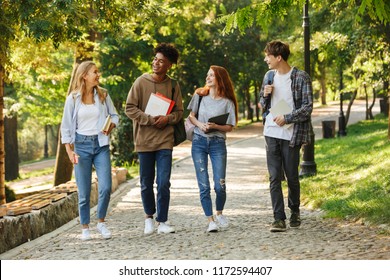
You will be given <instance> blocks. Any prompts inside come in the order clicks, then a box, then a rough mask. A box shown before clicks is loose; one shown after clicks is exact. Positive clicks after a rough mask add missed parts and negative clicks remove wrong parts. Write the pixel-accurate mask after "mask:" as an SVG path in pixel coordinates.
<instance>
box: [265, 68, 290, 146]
mask: <svg viewBox="0 0 390 280" xmlns="http://www.w3.org/2000/svg"><path fill="white" fill-rule="evenodd" d="M291 72H292V69H291V70H290V71H289V72H288V73H286V74H282V75H281V74H279V73H278V72H276V73H275V76H274V83H273V86H274V88H273V91H272V95H271V108H272V106H273V105H275V104H277V103H278V102H279V101H280V100H281V99H284V100H285V101H286V102H287V104H288V105H289V106H290V107H291V108H292V109H293V108H294V99H293V96H292V91H291V78H290V76H291ZM274 117H276V116H273V115H272V113H271V112H270V113H269V114H268V115H267V117H266V120H265V126H264V136H269V137H273V138H278V139H284V140H289V141H290V140H291V137H292V135H293V130H294V125H293V124H292V125H290V124H289V125H284V126H282V127H280V126H278V125H277V124H276V123H275V122H274V121H273V119H274Z"/></svg>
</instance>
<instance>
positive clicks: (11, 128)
mask: <svg viewBox="0 0 390 280" xmlns="http://www.w3.org/2000/svg"><path fill="white" fill-rule="evenodd" d="M17 128H18V119H17V117H16V116H13V117H11V118H8V117H5V118H4V143H5V180H6V181H12V180H15V179H17V178H19V150H18V130H17Z"/></svg>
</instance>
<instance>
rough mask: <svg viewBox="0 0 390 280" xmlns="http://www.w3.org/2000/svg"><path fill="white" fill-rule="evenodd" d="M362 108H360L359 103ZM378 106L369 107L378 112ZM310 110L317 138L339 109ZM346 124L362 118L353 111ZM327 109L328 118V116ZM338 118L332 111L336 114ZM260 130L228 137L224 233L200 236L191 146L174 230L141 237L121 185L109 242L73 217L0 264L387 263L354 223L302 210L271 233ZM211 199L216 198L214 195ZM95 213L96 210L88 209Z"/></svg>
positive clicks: (181, 174)
mask: <svg viewBox="0 0 390 280" xmlns="http://www.w3.org/2000/svg"><path fill="white" fill-rule="evenodd" d="M363 105H364V104H363ZM377 107H379V106H375V112H376V113H377V112H378V111H379V109H378V108H377ZM332 110H333V109H332V108H331V110H329V108H328V109H316V111H315V113H314V114H313V123H314V126H315V130H316V139H319V138H321V133H322V132H321V131H319V129H320V128H319V127H320V126H321V125H320V124H321V120H324V119H325V120H330V119H332V118H333V119H337V116H338V111H337V110H336V111H333V113H332ZM353 110H354V113H353V116H351V118H350V123H353V122H356V121H358V120H360V119H364V117H365V115H364V106H363V109H362V108H361V107H359V106H358V105H356V106H355V107H353ZM328 111H330V112H328ZM335 112H336V113H335ZM261 128H262V126H261V125H260V124H258V123H256V124H253V125H251V126H249V127H246V128H243V129H238V130H236V131H234V132H231V133H230V134H229V135H228V137H229V140H228V144H229V146H228V167H227V168H228V170H227V178H226V180H227V203H226V206H225V210H224V214H225V215H226V216H227V217H228V218H229V220H230V227H229V228H228V229H227V230H224V231H220V232H218V233H206V232H205V230H206V218H205V217H204V216H203V211H202V208H201V205H200V202H199V192H198V188H197V184H196V178H195V173H194V168H193V164H192V159H191V157H190V156H189V153H190V149H189V143H183V144H182V145H180V146H179V147H176V148H175V150H174V158H175V159H176V161H175V162H174V167H173V170H172V181H171V183H172V187H171V207H170V212H169V219H170V221H171V223H172V224H174V225H175V226H176V229H177V232H176V233H174V234H168V235H158V234H152V235H149V236H144V235H143V226H144V213H143V209H142V203H141V197H140V190H139V187H137V180H131V181H128V182H126V183H124V184H122V185H121V186H120V188H119V190H118V191H116V193H115V194H114V195H113V197H112V200H111V203H110V211H109V214H108V216H107V224H108V226H109V228H110V229H111V230H112V233H113V237H112V239H110V240H103V239H101V238H100V236H99V234H98V232H97V231H96V228H95V225H96V224H95V223H93V224H91V228H92V236H93V239H92V240H90V241H87V242H82V241H80V240H79V239H78V237H79V234H80V225H79V224H78V220H77V219H75V220H73V221H71V222H69V223H68V224H66V225H64V226H63V227H61V228H59V229H58V230H56V231H54V232H52V233H50V234H47V235H45V236H42V237H40V238H38V239H36V240H33V241H31V242H29V243H26V244H23V245H21V246H19V247H17V248H14V249H12V250H10V251H8V252H6V253H4V254H2V255H0V259H3V260H11V259H16V260H23V259H34V260H78V259H90V260H130V259H131V260H220V259H221V260H259V259H262V260H266V259H268V260H298V259H299V260H390V238H389V237H384V236H380V235H377V234H376V230H375V229H373V228H369V227H367V226H362V225H359V224H351V223H347V222H343V221H336V220H332V219H323V218H321V214H322V213H321V211H312V210H309V209H306V208H305V207H302V210H301V211H302V215H301V216H302V220H303V222H302V226H301V228H299V229H288V230H287V232H285V233H271V232H269V224H270V222H272V208H271V204H270V197H269V190H268V181H267V176H266V174H267V170H266V162H265V150H264V138H263V136H262V131H261ZM213 197H214V194H213ZM93 211H94V212H95V209H94V210H93Z"/></svg>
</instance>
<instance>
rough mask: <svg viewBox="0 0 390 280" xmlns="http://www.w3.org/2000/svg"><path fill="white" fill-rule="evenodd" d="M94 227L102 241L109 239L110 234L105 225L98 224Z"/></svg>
mask: <svg viewBox="0 0 390 280" xmlns="http://www.w3.org/2000/svg"><path fill="white" fill-rule="evenodd" d="M96 227H97V230H98V232H100V234H101V235H102V237H103V238H104V239H109V238H111V232H110V231H109V230H108V229H107V227H106V223H98V224H97V226H96Z"/></svg>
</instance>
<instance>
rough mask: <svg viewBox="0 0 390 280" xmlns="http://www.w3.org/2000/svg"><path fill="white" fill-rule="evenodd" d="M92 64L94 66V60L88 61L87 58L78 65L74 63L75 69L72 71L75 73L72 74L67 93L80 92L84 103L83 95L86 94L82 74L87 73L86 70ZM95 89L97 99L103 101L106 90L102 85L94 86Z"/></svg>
mask: <svg viewBox="0 0 390 280" xmlns="http://www.w3.org/2000/svg"><path fill="white" fill-rule="evenodd" d="M93 66H96V64H95V63H94V62H92V61H89V60H88V61H83V62H81V63H80V64H79V65H76V66H75V69H74V71H73V73H75V74H74V76H73V78H72V81H71V87H70V91H69V94H74V93H77V92H80V94H81V101H82V102H83V103H85V96H86V94H87V86H86V84H85V80H84V76H85V75H86V74H87V73H88V71H89V70H90V69H91V68H92V67H93ZM95 89H96V91H97V93H98V95H99V100H100V101H101V102H102V103H104V101H105V100H106V96H107V90H106V89H104V88H102V87H99V86H95Z"/></svg>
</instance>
